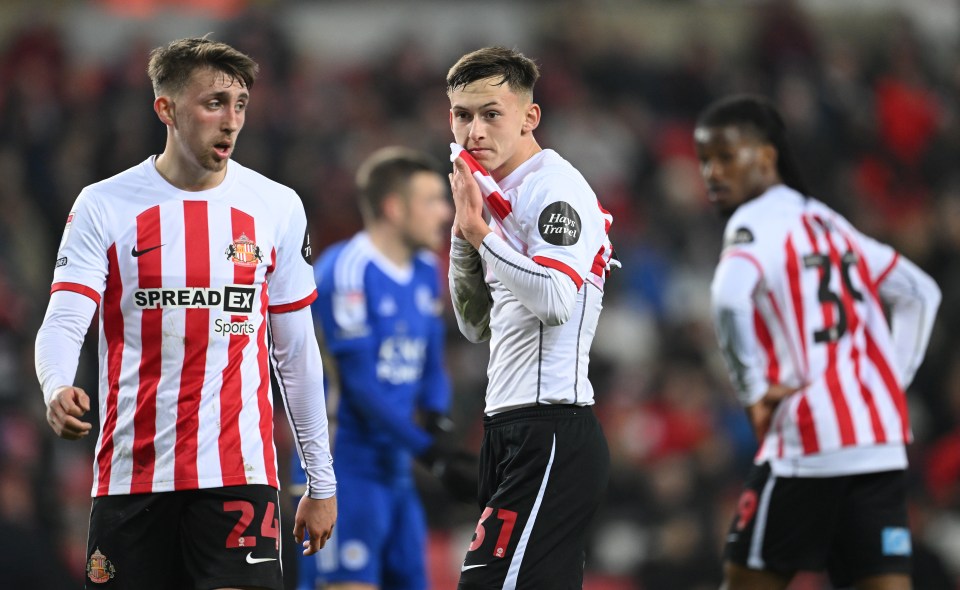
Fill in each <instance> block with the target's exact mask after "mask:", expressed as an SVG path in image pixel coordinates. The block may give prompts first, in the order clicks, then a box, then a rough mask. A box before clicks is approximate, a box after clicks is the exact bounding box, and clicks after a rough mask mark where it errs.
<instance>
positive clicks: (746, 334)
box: [710, 256, 770, 407]
mask: <svg viewBox="0 0 960 590" xmlns="http://www.w3.org/2000/svg"><path fill="white" fill-rule="evenodd" d="M758 280H759V275H758V273H757V270H756V268H755V267H754V266H753V265H752V264H750V263H749V262H747V261H746V260H744V259H742V258H740V257H736V256H731V257H726V258H724V259H723V260H722V261H721V262H720V265H719V266H718V267H717V272H716V275H715V276H714V279H713V284H712V285H711V287H710V301H711V306H712V314H713V324H714V329H715V330H716V334H717V343H718V345H719V348H720V352H721V353H722V355H723V360H724V363H725V364H726V366H727V372H728V373H729V375H730V382H731V383H732V385H733V388H734V391H735V393H736V394H737V399H739V400H740V403H741V404H743V405H744V406H746V407H749V406H752V405H753V404H755V403H756V402H757V401H759V400H760V399H761V398H762V397H763V395H764V393H765V392H766V390H767V388H768V386H769V385H770V384H769V383H767V380H766V376H765V375H764V371H763V368H762V367H761V365H760V353H759V343H758V342H757V337H756V333H755V332H754V328H753V317H754V307H753V300H752V295H753V290H754V288H755V286H756V284H757V281H758Z"/></svg>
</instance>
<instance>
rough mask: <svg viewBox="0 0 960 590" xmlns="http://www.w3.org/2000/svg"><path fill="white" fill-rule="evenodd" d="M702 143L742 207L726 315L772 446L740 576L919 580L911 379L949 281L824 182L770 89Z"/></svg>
mask: <svg viewBox="0 0 960 590" xmlns="http://www.w3.org/2000/svg"><path fill="white" fill-rule="evenodd" d="M694 143H695V146H696V151H697V156H698V158H699V160H700V169H701V172H702V175H703V179H704V181H705V182H706V185H707V194H708V196H709V199H710V200H711V201H712V202H713V203H714V205H715V206H716V207H717V208H718V209H719V210H720V212H721V213H722V214H723V215H724V216H725V217H727V218H728V221H727V225H726V230H725V232H724V240H723V250H722V253H721V256H720V262H719V264H718V266H717V269H716V274H715V275H714V280H713V284H712V288H711V295H712V308H713V314H714V323H715V327H716V331H717V336H718V339H719V345H720V349H721V351H722V353H723V358H724V360H725V361H726V364H727V368H728V370H729V373H730V378H731V380H732V383H733V386H734V390H735V391H736V394H737V396H738V398H739V400H740V402H741V403H742V404H743V405H744V407H745V408H746V411H747V416H748V418H749V420H750V423H751V425H752V426H753V429H754V431H755V433H756V435H757V438H758V440H759V443H760V448H759V450H758V452H757V455H756V458H755V466H754V467H753V469H752V471H751V473H750V474H749V476H748V478H747V482H746V485H745V489H744V491H743V494H742V496H741V497H740V501H739V505H738V509H737V514H736V515H735V518H734V520H733V523H732V525H731V528H730V530H729V535H728V536H727V541H726V549H725V578H726V579H725V582H724V588H730V589H750V590H766V589H779V588H785V587H786V586H787V584H788V583H789V582H790V579H791V578H792V576H793V575H794V573H796V572H797V571H799V570H820V571H823V570H825V571H826V572H827V573H828V574H829V575H830V578H831V579H832V581H833V582H834V583H835V584H836V585H837V586H841V587H846V586H851V585H852V586H854V587H856V588H858V589H861V590H865V589H871V590H902V589H908V588H910V587H911V582H910V568H911V539H910V531H909V528H908V522H907V498H906V491H907V490H906V469H907V454H906V445H907V444H908V443H909V442H910V437H911V433H910V421H909V417H908V415H907V400H906V396H905V390H906V388H907V387H908V386H909V384H910V381H911V380H912V378H913V376H914V373H915V372H916V370H917V367H918V366H919V365H920V363H921V361H922V360H923V356H924V352H925V350H926V347H927V343H928V341H929V338H930V332H931V329H932V325H933V321H934V317H935V315H936V311H937V307H938V306H939V303H940V291H939V289H938V287H937V285H936V284H935V283H934V281H933V279H931V278H930V277H929V276H928V275H927V274H926V273H924V272H923V271H921V270H920V269H919V268H918V267H917V266H916V265H914V264H913V263H912V262H910V261H909V260H907V259H906V258H904V257H903V256H901V255H900V254H899V253H898V252H897V251H896V250H894V249H893V248H891V247H890V246H888V245H886V244H883V243H880V242H878V241H876V240H874V239H872V238H870V237H869V236H867V235H865V234H863V233H861V232H860V231H858V230H857V229H856V228H855V227H853V226H852V225H851V224H850V222H849V221H847V220H846V219H845V218H844V217H843V216H841V215H840V214H838V213H837V212H836V211H834V210H832V209H831V208H830V207H828V206H827V205H825V204H823V203H822V202H820V201H818V200H816V199H815V198H813V197H812V196H810V195H809V192H808V191H807V190H806V188H805V186H804V183H803V180H802V179H801V177H800V175H799V174H798V171H797V168H796V166H795V164H794V162H793V160H792V157H791V151H790V146H789V144H788V142H787V139H786V130H785V128H784V123H783V120H782V118H781V117H780V115H779V113H778V112H777V111H776V110H775V108H774V107H773V106H772V105H771V104H770V103H769V102H768V101H766V100H764V99H762V98H758V97H753V96H734V97H730V98H726V99H722V100H720V101H718V102H716V103H714V104H712V105H710V106H709V107H708V108H707V109H706V110H705V111H704V112H703V113H702V114H701V115H700V117H699V119H698V121H697V125H696V129H695V132H694ZM887 314H888V315H887Z"/></svg>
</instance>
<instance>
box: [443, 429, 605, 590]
mask: <svg viewBox="0 0 960 590" xmlns="http://www.w3.org/2000/svg"><path fill="white" fill-rule="evenodd" d="M488 434H489V435H490V436H489V437H488V440H487V441H485V442H487V443H488V444H489V445H490V449H493V450H497V449H499V453H500V455H499V460H497V461H490V463H491V464H498V465H502V466H504V467H503V468H502V471H501V472H500V473H499V474H498V476H497V480H498V481H499V486H498V487H497V489H496V491H495V492H494V493H493V494H492V496H491V497H490V499H489V500H488V501H487V503H486V506H485V507H484V509H483V512H482V514H481V517H480V520H479V522H478V524H477V527H476V529H475V532H474V537H473V539H472V542H471V544H470V546H469V547H468V551H467V556H466V559H465V561H464V563H463V565H462V567H461V575H460V588H462V589H464V590H467V589H473V588H487V587H500V586H501V585H503V583H504V582H505V581H506V582H508V583H510V584H513V583H516V587H517V588H518V589H520V588H538V587H539V588H555V589H556V590H561V589H565V588H568V587H569V588H573V587H577V588H578V587H579V579H580V577H581V576H582V573H583V558H584V556H583V549H584V545H585V540H586V535H587V528H588V524H589V522H590V520H591V518H592V516H593V514H594V513H595V511H596V509H597V507H598V505H599V503H600V501H601V498H602V495H603V491H604V490H605V489H606V484H607V478H608V475H609V451H608V449H607V445H606V440H605V439H604V437H603V433H602V431H601V430H600V427H599V423H597V422H596V418H595V417H594V416H593V414H592V412H589V410H578V413H577V414H575V415H573V416H572V417H571V418H570V419H567V417H561V418H560V419H552V420H549V421H542V420H538V419H531V420H526V421H523V422H521V423H517V424H511V425H509V427H506V428H497V429H491V430H490V432H489V433H488ZM492 454H496V453H492ZM482 477H487V478H488V479H492V478H490V474H484V475H482Z"/></svg>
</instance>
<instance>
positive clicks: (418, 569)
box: [381, 485, 427, 590]
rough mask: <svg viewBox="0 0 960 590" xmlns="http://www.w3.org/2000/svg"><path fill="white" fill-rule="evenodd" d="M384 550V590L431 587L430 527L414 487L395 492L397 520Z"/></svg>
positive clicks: (382, 586) (395, 516)
mask: <svg viewBox="0 0 960 590" xmlns="http://www.w3.org/2000/svg"><path fill="white" fill-rule="evenodd" d="M387 538H388V540H387V541H386V543H385V544H384V547H383V576H382V579H381V582H382V584H381V590H424V589H425V588H426V587H427V568H426V550H427V524H426V517H425V516H424V513H423V506H422V505H421V503H420V498H419V496H418V495H417V490H416V488H414V487H413V486H412V485H410V486H403V487H402V488H399V489H397V490H396V491H395V494H394V504H393V520H392V522H391V525H390V533H389V535H388V537H387Z"/></svg>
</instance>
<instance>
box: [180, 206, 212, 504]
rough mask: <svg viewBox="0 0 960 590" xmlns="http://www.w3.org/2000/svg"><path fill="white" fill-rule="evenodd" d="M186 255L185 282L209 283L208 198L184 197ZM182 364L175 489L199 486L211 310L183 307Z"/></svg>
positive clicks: (193, 285) (198, 284) (199, 284)
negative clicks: (203, 394) (198, 465)
mask: <svg viewBox="0 0 960 590" xmlns="http://www.w3.org/2000/svg"><path fill="white" fill-rule="evenodd" d="M183 228H184V258H185V261H186V268H185V270H186V286H187V287H209V286H210V224H209V219H208V205H207V202H206V201H184V203H183ZM184 312H185V316H184V322H185V323H184V332H185V335H186V339H185V342H184V346H183V367H182V368H181V370H180V391H179V393H178V394H177V426H176V428H177V443H176V444H177V446H176V449H177V450H176V461H175V463H174V466H173V473H174V485H175V488H176V489H178V490H179V489H194V488H197V487H199V478H198V476H197V437H198V436H199V431H200V397H201V392H202V390H203V381H204V377H205V375H206V369H207V346H208V342H209V339H210V310H209V309H208V308H197V309H186V310H184Z"/></svg>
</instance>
